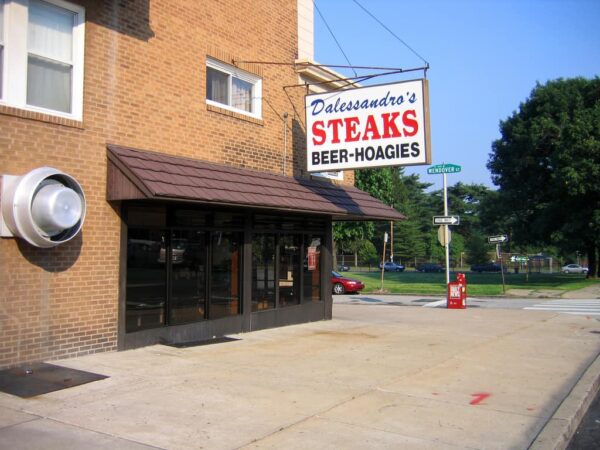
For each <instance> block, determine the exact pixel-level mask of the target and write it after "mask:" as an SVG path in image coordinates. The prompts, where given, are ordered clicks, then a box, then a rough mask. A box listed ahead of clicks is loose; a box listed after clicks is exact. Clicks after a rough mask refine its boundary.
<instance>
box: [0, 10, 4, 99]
mask: <svg viewBox="0 0 600 450" xmlns="http://www.w3.org/2000/svg"><path fill="white" fill-rule="evenodd" d="M3 61H4V0H0V98H2V80H4V77H3V76H2V72H3V69H2V67H3V64H2V62H3Z"/></svg>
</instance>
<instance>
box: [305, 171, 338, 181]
mask: <svg viewBox="0 0 600 450" xmlns="http://www.w3.org/2000/svg"><path fill="white" fill-rule="evenodd" d="M311 175H312V176H314V177H321V178H328V179H330V180H340V181H341V180H343V179H344V172H342V171H341V170H338V171H335V172H314V173H311Z"/></svg>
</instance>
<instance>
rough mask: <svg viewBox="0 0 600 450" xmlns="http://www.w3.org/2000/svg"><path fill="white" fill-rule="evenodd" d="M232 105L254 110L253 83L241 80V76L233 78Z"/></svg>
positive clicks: (245, 109)
mask: <svg viewBox="0 0 600 450" xmlns="http://www.w3.org/2000/svg"><path fill="white" fill-rule="evenodd" d="M231 106H233V107H234V108H238V109H243V110H244V111H248V112H252V83H248V82H247V81H244V80H240V79H239V78H234V79H233V88H232V90H231Z"/></svg>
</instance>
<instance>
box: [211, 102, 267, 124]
mask: <svg viewBox="0 0 600 450" xmlns="http://www.w3.org/2000/svg"><path fill="white" fill-rule="evenodd" d="M206 110H207V111H212V112H215V113H219V114H223V115H225V116H229V117H233V118H235V119H240V120H244V121H246V122H250V123H254V124H256V125H264V121H263V120H262V119H257V118H256V117H252V116H247V115H246V114H240V113H236V112H233V111H230V110H229V109H225V108H221V107H219V106H215V105H211V104H208V103H207V104H206Z"/></svg>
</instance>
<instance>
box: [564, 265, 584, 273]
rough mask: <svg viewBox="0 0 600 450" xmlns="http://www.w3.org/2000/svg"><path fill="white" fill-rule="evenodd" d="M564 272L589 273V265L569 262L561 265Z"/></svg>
mask: <svg viewBox="0 0 600 450" xmlns="http://www.w3.org/2000/svg"><path fill="white" fill-rule="evenodd" d="M560 270H561V271H562V273H588V268H587V267H581V266H580V265H579V264H567V265H566V266H563V267H561V269H560Z"/></svg>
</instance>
